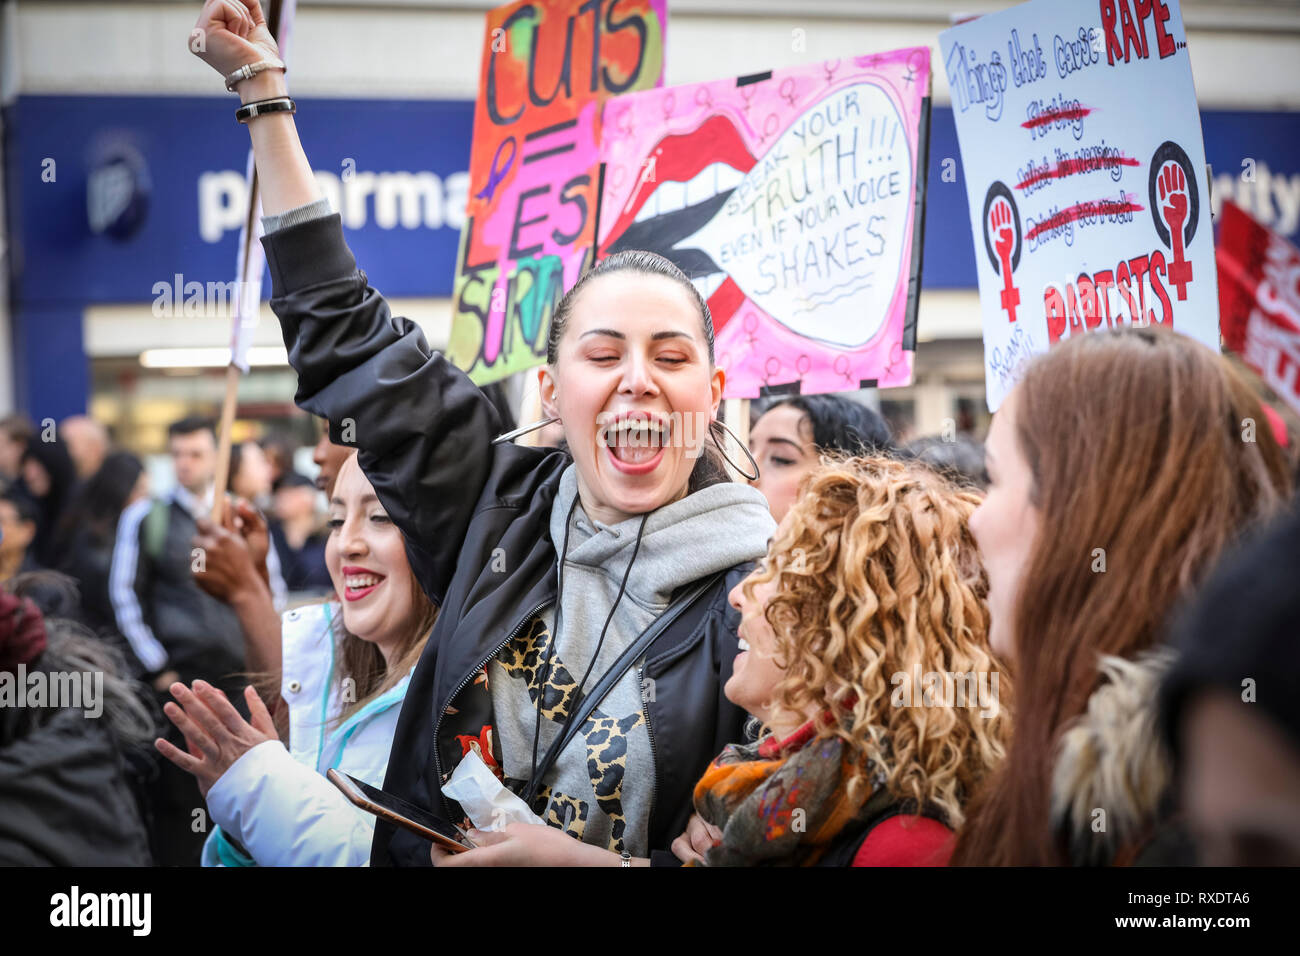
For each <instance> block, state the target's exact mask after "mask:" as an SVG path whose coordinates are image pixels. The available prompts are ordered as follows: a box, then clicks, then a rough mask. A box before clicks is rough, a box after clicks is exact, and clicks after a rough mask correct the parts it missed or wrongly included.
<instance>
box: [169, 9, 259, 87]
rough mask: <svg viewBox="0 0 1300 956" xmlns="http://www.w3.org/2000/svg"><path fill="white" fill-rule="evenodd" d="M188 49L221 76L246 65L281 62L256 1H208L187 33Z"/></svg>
mask: <svg viewBox="0 0 1300 956" xmlns="http://www.w3.org/2000/svg"><path fill="white" fill-rule="evenodd" d="M189 47H190V52H191V53H193V54H194V55H195V56H197V57H198V58H199V59H201V60H202V61H203V62H204V63H206V64H208V65H209V66H210V67H212V68H213V69H214V70H216V71H217V72H218V73H220V74H221V75H222V76H226V75H228V74H230V73H233V72H234V71H235V70H237V69H239V68H240V67H241V66H243V65H244V64H246V63H256V62H257V61H258V60H266V59H275V60H278V59H280V48H279V47H278V46H276V43H275V37H273V36H271V30H270V28H269V27H268V26H267V25H266V16H265V15H264V14H263V13H262V4H261V3H260V2H258V0H207V2H206V3H205V4H203V10H202V11H201V12H200V13H199V20H198V23H196V24H195V26H194V29H193V30H191V31H190V35H189Z"/></svg>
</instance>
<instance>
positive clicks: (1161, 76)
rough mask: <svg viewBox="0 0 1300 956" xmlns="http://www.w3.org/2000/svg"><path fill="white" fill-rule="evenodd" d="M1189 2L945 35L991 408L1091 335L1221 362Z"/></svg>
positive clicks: (1091, 5)
mask: <svg viewBox="0 0 1300 956" xmlns="http://www.w3.org/2000/svg"><path fill="white" fill-rule="evenodd" d="M1186 40H1187V35H1186V32H1185V30H1184V28H1183V20H1182V14H1181V12H1180V10H1179V7H1178V3H1177V2H1176V0H1149V2H1135V0H1096V2H1078V3H1075V2H1070V3H1062V2H1060V0H1033V2H1031V3H1026V4H1022V5H1020V6H1017V7H1013V8H1011V9H1009V10H1005V11H1002V12H1000V13H995V14H989V15H987V16H982V17H979V18H978V19H975V20H972V21H970V22H968V23H963V24H961V25H959V26H956V27H953V28H951V29H949V30H946V31H944V32H943V33H942V34H940V37H939V41H940V47H941V51H942V56H943V66H942V69H943V71H944V72H945V73H946V74H947V78H948V85H949V87H950V88H951V90H952V103H953V115H954V117H955V119H956V124H957V139H958V142H959V144H960V147H961V159H962V164H963V167H964V171H965V176H966V186H967V190H968V193H969V199H970V215H971V229H972V234H973V237H974V241H975V254H976V255H975V257H976V268H977V271H978V275H979V288H980V306H981V311H982V312H983V320H984V363H985V375H986V389H987V395H988V405H989V408H990V409H993V410H996V409H997V407H998V406H999V405H1000V404H1001V403H1002V401H1003V399H1004V398H1005V397H1006V395H1007V393H1008V392H1009V391H1010V390H1011V388H1012V387H1013V386H1014V385H1015V383H1016V382H1017V381H1018V380H1019V378H1020V376H1021V374H1022V373H1023V369H1024V366H1025V363H1026V362H1027V361H1028V360H1029V359H1031V358H1032V357H1033V356H1034V355H1035V354H1038V353H1040V352H1043V351H1045V350H1046V349H1048V348H1050V347H1051V346H1052V345H1054V344H1056V343H1058V342H1061V341H1064V340H1065V339H1068V338H1070V337H1071V336H1075V335H1087V334H1089V333H1091V332H1097V331H1099V330H1105V329H1108V328H1114V327H1117V326H1128V325H1148V324H1152V325H1164V326H1168V327H1171V328H1173V329H1175V330H1176V331H1178V332H1182V333H1185V334H1187V335H1190V336H1192V337H1193V338H1195V339H1197V340H1198V341H1200V342H1203V343H1204V344H1205V345H1207V346H1209V347H1210V348H1213V349H1215V350H1216V351H1217V350H1218V347H1219V321H1218V292H1217V287H1216V279H1215V266H1214V236H1213V232H1212V226H1211V221H1210V194H1209V187H1208V182H1207V176H1206V168H1205V145H1204V141H1203V139H1202V136H1201V121H1200V114H1199V113H1198V111H1197V108H1196V91H1195V89H1194V88H1193V85H1192V68H1191V63H1190V61H1189V58H1188V50H1187V42H1186Z"/></svg>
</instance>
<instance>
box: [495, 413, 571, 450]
mask: <svg viewBox="0 0 1300 956" xmlns="http://www.w3.org/2000/svg"><path fill="white" fill-rule="evenodd" d="M559 420H560V419H559V418H558V417H555V418H543V419H542V420H541V421H540V422H533V423H532V424H531V425H524V426H523V427H521V428H516V429H515V430H514V431H512V432H506V433H505V434H504V435H498V436H497V437H496V438H494V439H492V444H494V445H500V444H501V443H502V442H507V441H514V440H515V439H516V438H519V437H520V436H521V435H527V434H528V433H529V432H535V431H537V429H539V428H545V427H546V426H547V425H554V424H555V423H556V422H558V421H559Z"/></svg>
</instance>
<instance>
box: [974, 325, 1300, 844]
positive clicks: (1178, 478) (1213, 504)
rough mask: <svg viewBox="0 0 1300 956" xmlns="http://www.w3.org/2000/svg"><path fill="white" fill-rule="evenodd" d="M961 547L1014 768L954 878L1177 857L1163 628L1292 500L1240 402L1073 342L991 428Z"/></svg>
mask: <svg viewBox="0 0 1300 956" xmlns="http://www.w3.org/2000/svg"><path fill="white" fill-rule="evenodd" d="M987 452H988V470H989V477H990V479H991V481H990V485H989V489H988V495H987V497H986V498H985V500H984V503H983V504H982V505H981V506H980V508H979V510H978V511H976V513H975V515H974V516H973V517H972V518H971V530H972V531H973V532H974V534H975V538H976V540H977V541H978V543H979V548H980V554H981V556H982V557H983V559H984V566H985V568H986V569H987V571H988V575H989V610H990V612H991V615H992V627H991V631H990V634H991V639H992V644H993V648H994V650H995V651H996V652H997V653H998V654H999V656H1000V657H1002V658H1003V659H1005V660H1007V661H1008V662H1009V663H1010V664H1011V666H1012V668H1013V673H1014V677H1015V684H1016V710H1015V725H1016V730H1015V733H1014V735H1013V736H1012V740H1011V744H1010V748H1009V752H1008V756H1007V760H1006V762H1005V763H1004V764H1003V765H1002V767H1001V768H1000V769H999V771H998V773H997V774H996V776H995V777H994V778H993V779H992V780H990V781H989V783H988V785H987V787H986V788H984V789H983V790H982V791H981V792H980V794H978V795H977V797H976V799H975V801H974V802H973V804H972V807H971V811H970V814H969V819H968V821H967V824H966V827H965V829H964V830H963V831H962V832H961V833H960V835H959V838H958V844H957V848H956V850H955V852H954V855H953V862H954V863H957V864H976V865H979V864H986V865H987V864H995V865H1032V864H1048V865H1050V864H1064V863H1074V864H1084V863H1094V864H1095V863H1125V862H1156V861H1158V860H1174V859H1181V857H1180V856H1179V852H1180V851H1178V849H1177V842H1178V841H1177V840H1176V839H1175V841H1174V843H1172V844H1167V843H1166V842H1165V841H1166V839H1167V838H1168V837H1170V836H1173V837H1175V838H1176V837H1177V828H1176V827H1171V826H1169V825H1168V824H1169V822H1170V821H1169V819H1168V814H1167V812H1166V807H1165V803H1166V801H1167V799H1168V771H1167V762H1166V759H1165V756H1164V754H1163V753H1162V751H1161V750H1160V747H1159V744H1158V740H1157V735H1156V733H1155V729H1154V722H1153V721H1154V697H1155V689H1156V687H1157V686H1158V682H1159V678H1160V675H1161V673H1162V672H1163V670H1164V668H1165V666H1166V658H1165V657H1164V656H1163V655H1161V654H1159V653H1157V652H1156V649H1157V647H1158V645H1159V644H1160V641H1161V630H1162V624H1163V621H1164V619H1165V617H1166V614H1167V613H1168V612H1169V610H1170V609H1171V608H1172V607H1173V605H1174V604H1175V602H1176V601H1177V600H1178V599H1179V598H1180V597H1181V596H1182V595H1184V594H1186V593H1187V592H1188V590H1189V588H1191V587H1192V586H1194V585H1195V584H1197V583H1198V582H1199V581H1200V580H1201V578H1202V577H1203V576H1204V574H1205V573H1206V572H1207V571H1208V570H1209V568H1210V567H1211V565H1212V564H1213V562H1214V560H1215V558H1216V557H1217V556H1218V555H1219V554H1220V552H1221V551H1223V549H1224V547H1225V545H1227V544H1228V543H1229V542H1230V541H1232V540H1233V539H1234V538H1236V537H1237V536H1238V535H1240V534H1241V533H1242V532H1243V531H1245V530H1247V529H1248V528H1249V527H1250V526H1251V525H1252V524H1254V523H1255V522H1256V521H1258V520H1259V519H1261V518H1264V517H1267V516H1269V515H1271V514H1273V513H1274V512H1276V511H1277V510H1278V509H1279V508H1280V507H1281V506H1282V505H1283V503H1284V501H1285V500H1286V498H1287V496H1288V495H1289V493H1290V484H1291V483H1290V478H1289V475H1288V472H1287V468H1286V462H1285V459H1284V457H1283V455H1282V452H1281V450H1280V449H1279V447H1278V445H1277V443H1276V441H1275V440H1274V437H1273V434H1272V432H1271V430H1270V429H1269V427H1268V423H1267V421H1266V419H1265V418H1264V413H1263V411H1262V410H1261V408H1260V405H1259V402H1258V401H1257V400H1256V398H1255V397H1254V395H1253V394H1252V392H1251V389H1250V386H1249V384H1248V383H1247V382H1246V381H1245V379H1244V378H1243V377H1242V376H1241V375H1240V374H1239V373H1237V372H1236V371H1234V370H1233V369H1232V368H1231V367H1230V366H1229V365H1228V363H1227V362H1226V361H1225V360H1224V359H1223V358H1222V357H1221V356H1219V355H1217V354H1215V353H1214V352H1212V351H1210V350H1209V349H1206V348H1205V347H1204V346H1202V345H1199V344H1197V343H1196V342H1194V341H1192V340H1191V339H1189V338H1187V337H1185V336H1182V335H1177V334H1174V333H1172V332H1169V331H1165V330H1163V329H1159V328H1142V329H1125V330H1123V331H1116V332H1113V333H1112V332H1108V333H1094V334H1089V335H1086V336H1080V337H1078V338H1072V339H1070V340H1069V341H1068V342H1066V343H1065V344H1063V345H1061V346H1059V347H1057V348H1054V349H1053V350H1052V351H1050V352H1048V353H1047V354H1046V355H1044V356H1042V357H1040V358H1039V359H1037V360H1036V361H1035V362H1034V363H1032V364H1031V365H1030V366H1029V368H1028V369H1027V370H1026V373H1025V376H1024V378H1023V380H1022V381H1021V382H1020V384H1019V385H1017V386H1016V388H1015V389H1014V390H1013V391H1012V393H1011V394H1010V395H1009V396H1008V398H1007V400H1006V402H1005V403H1004V404H1003V406H1002V408H1000V409H999V410H998V414H997V416H996V417H995V418H994V420H993V425H992V428H991V430H990V432H989V438H988V443H987Z"/></svg>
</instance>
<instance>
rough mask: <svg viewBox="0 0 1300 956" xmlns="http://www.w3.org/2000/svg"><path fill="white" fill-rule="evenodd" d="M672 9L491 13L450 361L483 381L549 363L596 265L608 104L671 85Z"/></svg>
mask: <svg viewBox="0 0 1300 956" xmlns="http://www.w3.org/2000/svg"><path fill="white" fill-rule="evenodd" d="M666 4H667V0H592V2H590V3H584V4H582V5H581V6H579V5H578V4H575V3H572V2H567V0H528V2H517V3H512V4H508V5H506V6H502V7H498V8H496V9H494V10H492V11H490V12H489V13H488V15H487V31H486V35H485V42H484V47H483V58H482V69H481V73H480V79H479V95H478V100H477V102H476V104H475V114H474V138H473V143H472V146H471V154H470V168H469V178H470V188H469V204H468V208H467V210H466V219H465V226H464V229H463V230H462V232H461V240H460V253H459V255H458V258H457V268H456V281H455V287H454V291H453V295H452V328H451V338H450V342H449V345H448V349H447V352H448V355H449V356H450V357H451V359H452V361H453V362H455V363H456V364H457V365H458V366H459V367H461V368H463V369H465V370H466V371H468V372H469V375H470V378H472V379H473V380H474V381H475V382H478V383H479V384H485V383H487V382H493V381H496V380H498V379H501V378H504V377H505V376H507V375H509V374H511V373H512V372H517V371H520V370H522V369H526V368H529V367H531V366H534V365H537V364H539V363H540V362H542V361H544V359H545V356H546V334H547V330H548V329H549V328H550V318H551V313H552V311H553V309H554V307H555V305H556V304H557V303H558V302H559V300H560V297H561V296H562V295H563V294H564V291H565V290H566V289H567V288H568V287H569V286H571V285H573V283H574V282H576V281H577V278H578V276H579V274H580V273H581V271H582V269H583V267H584V265H587V264H590V262H591V261H592V260H593V245H594V241H595V232H594V229H595V213H596V203H597V198H598V183H597V178H598V170H599V165H598V162H597V155H596V150H597V146H598V145H599V143H600V119H601V113H600V104H601V103H602V102H603V101H604V100H605V99H606V98H607V97H610V96H613V95H616V94H619V93H626V92H630V91H635V90H644V89H649V88H651V87H655V86H658V85H660V84H661V83H662V81H663V53H664V34H665V30H666V28H667V9H666Z"/></svg>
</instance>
